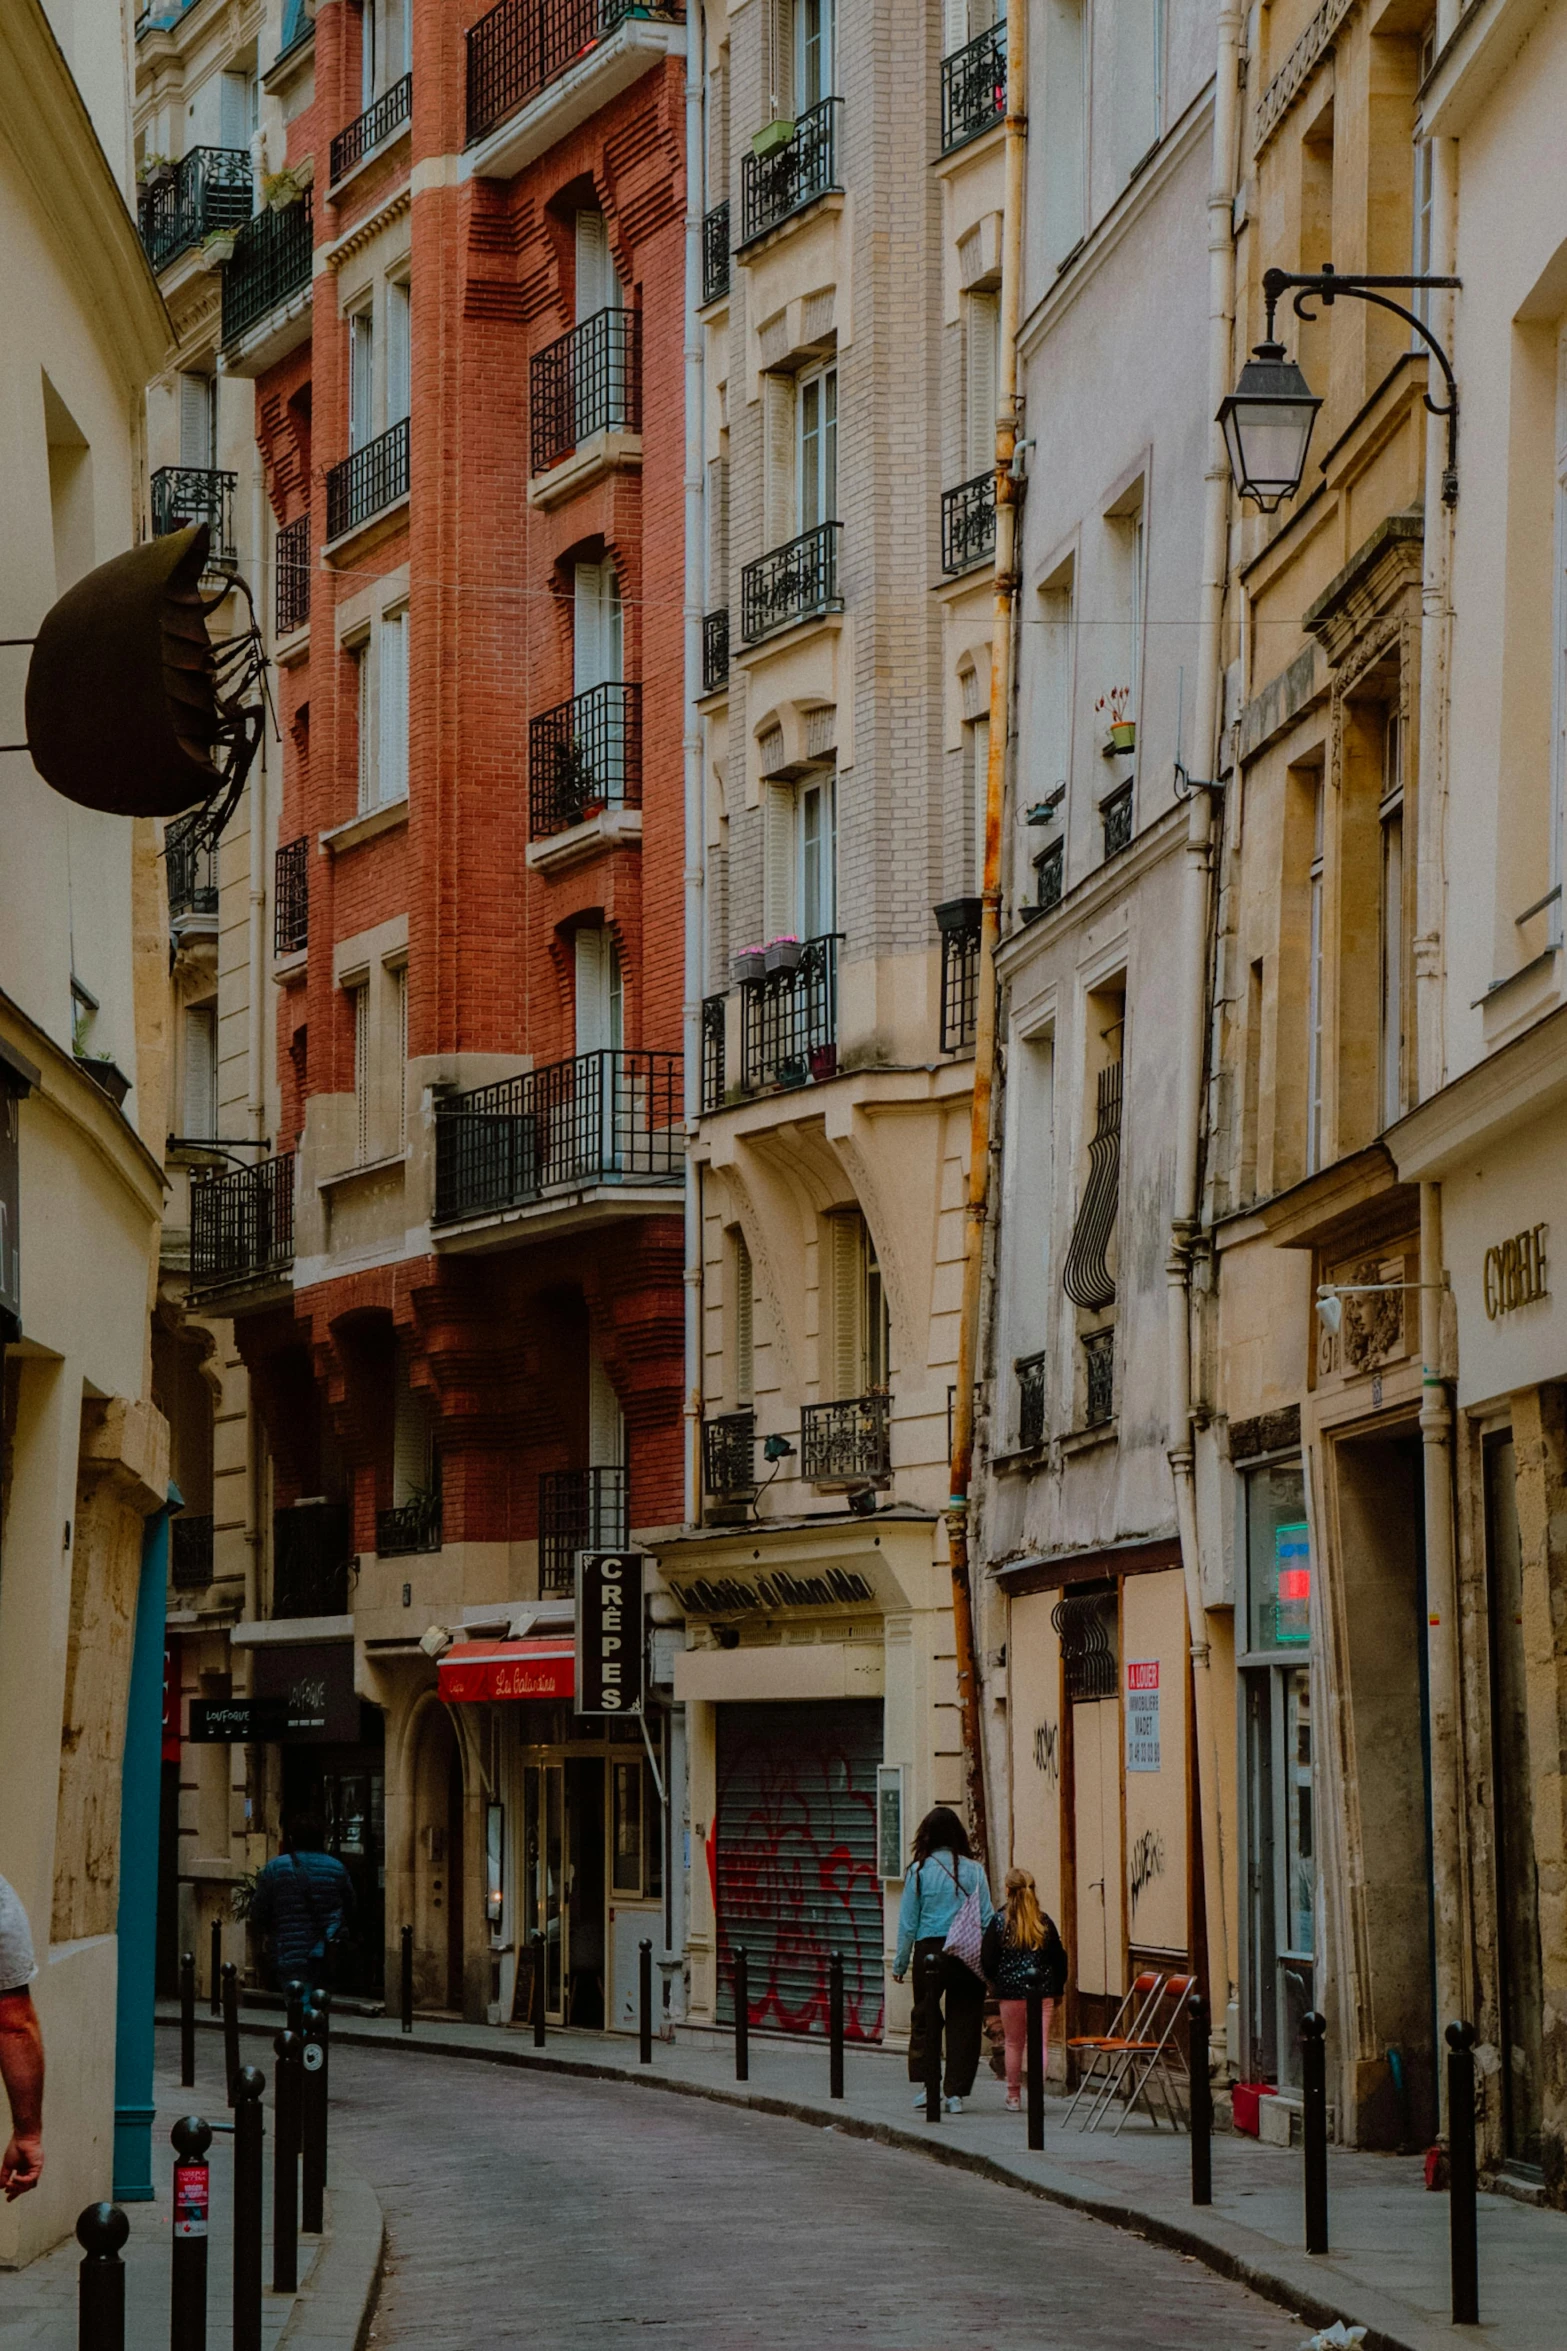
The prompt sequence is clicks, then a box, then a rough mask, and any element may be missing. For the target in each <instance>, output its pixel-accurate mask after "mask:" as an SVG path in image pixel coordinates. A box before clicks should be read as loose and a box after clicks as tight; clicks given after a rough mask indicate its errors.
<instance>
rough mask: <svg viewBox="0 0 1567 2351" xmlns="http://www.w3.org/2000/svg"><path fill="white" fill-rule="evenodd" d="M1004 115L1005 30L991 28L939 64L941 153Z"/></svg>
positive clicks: (983, 129)
mask: <svg viewBox="0 0 1567 2351" xmlns="http://www.w3.org/2000/svg"><path fill="white" fill-rule="evenodd" d="M1006 111H1007V28H1006V24H1005V22H1004V21H1003V22H1002V23H1001V24H997V25H992V26H990V28H989V30H988V31H986V32H983V33H979V34H977V35H976V36H975V38H974V39H973V40H972V41H970V42H968V43H967V44H966V45H965V46H964V47H963V48H961V49H954V50H953V52H952V55H951V56H950V57H944V58H943V59H942V61H941V152H942V154H943V155H950V154H951V152H952V150H953V148H954V147H961V146H962V145H963V144H964V143H965V141H966V140H969V139H977V138H978V137H979V135H980V133H981V131H988V130H989V128H990V126H991V124H992V123H997V122H1000V121H1002V119H1003V118H1004V117H1005V114H1006Z"/></svg>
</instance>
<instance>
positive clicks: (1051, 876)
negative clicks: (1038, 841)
mask: <svg viewBox="0 0 1567 2351" xmlns="http://www.w3.org/2000/svg"><path fill="white" fill-rule="evenodd" d="M1034 871H1035V873H1036V874H1037V875H1038V876H1039V893H1038V905H1039V911H1040V913H1041V914H1048V913H1049V912H1050V910H1051V908H1052V907H1053V906H1059V905H1060V903H1061V899H1062V896H1063V894H1064V892H1065V889H1066V841H1065V838H1064V837H1063V838H1062V839H1061V840H1059V841H1052V842H1051V844H1050V846H1049V848H1048V849H1042V850H1041V851H1040V853H1039V855H1038V856H1037V857H1036V858H1035V860H1034Z"/></svg>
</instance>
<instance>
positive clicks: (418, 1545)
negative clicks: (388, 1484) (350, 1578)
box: [375, 1486, 441, 1559]
mask: <svg viewBox="0 0 1567 2351" xmlns="http://www.w3.org/2000/svg"><path fill="white" fill-rule="evenodd" d="M440 1548H441V1489H440V1487H439V1486H430V1487H428V1488H427V1489H426V1491H425V1492H424V1493H422V1494H415V1495H414V1496H413V1497H412V1499H411V1500H409V1501H407V1502H399V1503H396V1504H394V1506H393V1507H392V1509H390V1510H378V1511H377V1512H376V1514H375V1549H376V1557H377V1558H378V1559H411V1558H412V1557H413V1556H414V1554H415V1552H419V1551H439V1549H440Z"/></svg>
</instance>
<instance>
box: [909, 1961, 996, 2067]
mask: <svg viewBox="0 0 1567 2351" xmlns="http://www.w3.org/2000/svg"><path fill="white" fill-rule="evenodd" d="M930 1957H934V1958H935V1960H936V1961H937V1963H938V1965H939V1967H940V1971H941V1972H940V1976H939V1978H938V1984H937V1991H938V2000H939V2006H940V2010H941V2015H942V2018H943V2020H944V2022H945V2025H946V2036H945V2038H946V2052H945V2054H946V2061H947V2062H946V2078H945V2081H944V2083H943V2089H944V2091H945V2094H946V2096H947V2097H949V2098H966V2097H967V2096H968V2095H969V2092H970V2091H971V2090H972V2089H973V2087H974V2076H975V2075H976V2074H977V2073H978V2071H979V2049H980V2041H981V2039H982V2037H983V2034H982V2027H983V2025H984V2021H985V1987H984V1985H983V1984H982V1983H981V1982H980V1979H979V1977H978V1976H977V1975H976V1974H975V1973H974V1970H973V1969H972V1968H971V1967H965V1966H964V1964H963V1962H962V1960H961V1959H954V1958H953V1956H952V1954H951V1952H950V1951H947V1950H946V1949H944V1948H943V1945H942V1940H941V1937H940V1936H939V1935H927V1936H926V1937H925V1938H924V1940H923V1941H922V1942H918V1943H916V1944H915V1946H914V1965H913V1967H912V1969H911V1970H910V1977H909V1980H910V1983H911V1985H912V1987H913V1992H914V2017H913V2022H912V2024H911V2026H910V2029H909V2079H910V2081H911V2082H922V2081H923V2080H924V2079H925V2027H926V2007H925V2003H926V2000H927V1998H928V1997H929V1995H928V1992H927V1989H926V1983H925V1973H926V1968H925V1963H926V1960H927V1958H930Z"/></svg>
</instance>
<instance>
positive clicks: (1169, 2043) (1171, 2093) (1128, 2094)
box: [1088, 1975, 1197, 2138]
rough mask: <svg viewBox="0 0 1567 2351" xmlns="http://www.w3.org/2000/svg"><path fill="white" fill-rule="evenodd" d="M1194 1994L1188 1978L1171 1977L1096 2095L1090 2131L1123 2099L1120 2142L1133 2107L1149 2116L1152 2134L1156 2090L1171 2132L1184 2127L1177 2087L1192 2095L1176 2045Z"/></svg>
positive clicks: (1182, 2052) (1118, 2126)
mask: <svg viewBox="0 0 1567 2351" xmlns="http://www.w3.org/2000/svg"><path fill="white" fill-rule="evenodd" d="M1196 1988H1197V1978H1196V1977H1195V1976H1191V1975H1173V1976H1170V1977H1169V1978H1167V1980H1166V1982H1165V1984H1164V1987H1163V1990H1162V1992H1161V1994H1160V1997H1159V1999H1158V2000H1157V2001H1156V2003H1155V2004H1154V2009H1153V2012H1152V2014H1151V2015H1149V2016H1147V2017H1145V2018H1144V2020H1143V2027H1142V2030H1141V2031H1140V2032H1137V2033H1134V2034H1132V2035H1131V2036H1130V2038H1129V2039H1128V2041H1127V2043H1126V2046H1125V2047H1124V2048H1123V2049H1122V2050H1121V2051H1120V2052H1119V2054H1118V2057H1117V2059H1116V2061H1115V2068H1114V2076H1113V2079H1112V2080H1111V2081H1109V2082H1108V2083H1107V2085H1106V2087H1105V2089H1104V2090H1103V2092H1102V2093H1101V2095H1100V2098H1099V2102H1098V2104H1097V2105H1096V2106H1095V2108H1094V2110H1093V2112H1092V2114H1091V2115H1090V2117H1089V2120H1088V2128H1089V2129H1090V2130H1096V2129H1097V2128H1098V2126H1099V2123H1100V2122H1101V2120H1102V2119H1103V2117H1104V2115H1105V2114H1106V2113H1107V2112H1108V2110H1109V2107H1110V2105H1111V2102H1112V2101H1113V2100H1114V2099H1115V2098H1116V2097H1119V2098H1120V2099H1121V2119H1120V2121H1119V2122H1118V2123H1117V2124H1116V2126H1115V2135H1116V2137H1117V2138H1119V2137H1120V2135H1121V2133H1122V2131H1123V2130H1124V2129H1125V2128H1126V2118H1127V2116H1128V2115H1129V2114H1130V2113H1131V2112H1132V2110H1133V2108H1134V2107H1136V2106H1139V2105H1141V2106H1143V2107H1144V2108H1146V2110H1147V2114H1148V2119H1149V2121H1150V2122H1151V2123H1152V2124H1153V2127H1154V2129H1155V2130H1158V2128H1159V2115H1158V2111H1157V2109H1156V2108H1155V2105H1154V2101H1153V2091H1154V2089H1157V2090H1158V2092H1159V2097H1160V2100H1161V2103H1162V2104H1163V2107H1164V2111H1165V2114H1166V2116H1167V2117H1168V2119H1169V2122H1170V2127H1171V2129H1172V2130H1177V2131H1179V2130H1183V2129H1185V2127H1186V2114H1185V2113H1184V2112H1183V2110H1182V2105H1181V2100H1180V2096H1179V2094H1178V2092H1179V2089H1180V2087H1181V2086H1184V2088H1185V2090H1186V2092H1187V2093H1188V2095H1189V2093H1190V2090H1191V2076H1190V2073H1189V2072H1188V2069H1187V2064H1186V2052H1185V2050H1184V2048H1183V2047H1182V2045H1181V2041H1180V2037H1179V2035H1180V2025H1181V2022H1182V2019H1183V2018H1184V2016H1185V2014H1186V2003H1187V2001H1188V2000H1189V1999H1190V1998H1191V1996H1192V1994H1193V1992H1194V1991H1195V1990H1196Z"/></svg>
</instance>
